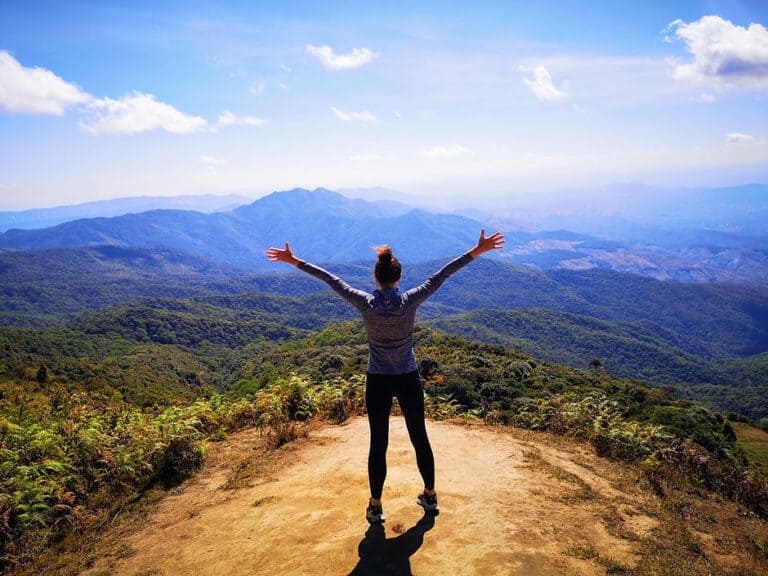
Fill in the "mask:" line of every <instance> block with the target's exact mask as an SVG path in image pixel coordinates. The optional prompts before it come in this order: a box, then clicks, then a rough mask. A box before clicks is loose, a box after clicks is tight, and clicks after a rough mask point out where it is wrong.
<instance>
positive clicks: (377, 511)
mask: <svg viewBox="0 0 768 576" xmlns="http://www.w3.org/2000/svg"><path fill="white" fill-rule="evenodd" d="M365 519H366V520H368V522H370V523H371V524H380V523H381V522H384V510H383V509H382V508H381V504H379V505H378V506H374V505H373V504H371V502H370V500H369V501H368V508H366V509H365Z"/></svg>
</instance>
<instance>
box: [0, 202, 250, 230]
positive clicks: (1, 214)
mask: <svg viewBox="0 0 768 576" xmlns="http://www.w3.org/2000/svg"><path fill="white" fill-rule="evenodd" d="M251 201H252V199H251V198H248V197H246V196H238V195H234V194H228V195H224V196H219V195H216V194H204V195H198V196H135V197H129V198H115V199H113V200H97V201H95V202H85V203H83V204H74V205H71V206H56V207H54V208H35V209H32V210H12V211H0V232H5V231H6V230H10V229H12V228H21V229H25V230H30V229H33V230H34V229H39V228H48V227H50V226H56V225H57V224H62V223H63V222H70V221H72V220H78V219H81V218H98V217H106V218H109V217H112V216H122V215H124V214H129V213H138V212H147V211H149V210H159V209H177V210H197V211H199V212H218V211H221V210H232V209H233V208H235V207H237V206H240V205H242V204H246V203H248V202H251Z"/></svg>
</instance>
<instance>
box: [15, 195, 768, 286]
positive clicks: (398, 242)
mask: <svg viewBox="0 0 768 576" xmlns="http://www.w3.org/2000/svg"><path fill="white" fill-rule="evenodd" d="M750 190H751V189H750ZM741 192H743V194H747V196H746V197H744V196H743V194H742V196H740V197H739V200H738V202H742V201H743V200H744V199H745V198H753V196H754V198H759V197H760V194H762V192H761V191H760V189H755V190H751V191H748V192H745V191H743V190H742V191H741ZM723 194H725V192H723ZM750 194H751V195H753V196H750ZM718 198H720V199H721V200H722V196H718ZM754 198H753V199H754ZM755 202H757V200H755ZM681 210H682V208H681ZM472 214H473V215H474V216H475V217H469V216H467V215H463V214H455V213H454V214H439V213H434V212H429V211H426V210H422V209H414V208H412V207H411V206H408V205H405V204H402V203H400V202H397V201H395V200H378V201H367V200H362V199H353V198H347V197H345V196H343V195H341V194H339V193H337V192H334V191H331V190H326V189H323V188H319V189H317V190H313V191H309V190H304V189H301V188H297V189H294V190H289V191H284V192H274V193H272V194H270V195H268V196H265V197H263V198H259V199H258V200H256V201H255V202H252V203H249V204H245V205H242V206H238V207H236V208H234V209H232V210H229V211H221V212H214V213H210V214H205V213H203V212H199V211H191V210H168V209H165V210H150V211H147V212H141V213H136V214H125V215H123V216H117V217H112V218H104V217H100V218H81V219H78V220H74V221H70V222H65V223H62V224H59V225H57V226H53V227H50V228H44V229H40V230H17V229H14V230H8V231H7V232H5V233H3V234H0V249H8V250H40V249H48V248H72V247H84V246H97V245H108V246H119V247H142V248H164V249H169V250H175V251H179V252H185V253H189V254H193V255H195V256H197V257H203V258H209V259H215V260H220V261H223V262H226V263H229V264H234V265H239V266H248V267H252V268H259V269H272V270H274V267H271V266H270V265H269V263H268V262H267V260H266V258H265V256H264V253H265V251H266V249H267V248H268V247H269V246H274V245H278V246H281V245H282V243H283V242H285V241H289V242H291V245H292V247H293V248H294V250H295V251H296V253H297V254H298V255H299V256H300V257H303V258H306V259H308V260H312V261H317V262H327V263H340V262H352V261H358V260H368V261H370V260H371V259H372V258H373V252H372V250H371V248H372V246H374V245H377V244H389V245H391V246H392V247H393V249H394V251H395V254H396V255H397V256H398V258H400V259H401V260H403V261H404V262H411V263H413V262H423V261H427V260H433V259H439V258H445V257H449V256H454V255H457V254H460V253H461V252H463V251H464V250H467V249H468V248H469V247H471V246H472V245H473V244H474V242H475V241H476V239H477V235H478V232H479V230H480V228H481V227H482V226H483V222H482V221H481V220H480V219H479V218H482V217H481V216H477V213H472ZM496 216H498V217H494V216H489V217H488V218H487V221H488V222H489V223H490V224H489V225H488V226H487V228H491V227H493V228H494V229H495V226H496V225H497V224H498V225H499V226H500V227H501V229H502V231H504V232H505V235H506V236H507V246H506V248H505V250H504V251H503V252H502V253H494V254H491V255H489V256H490V257H491V258H499V259H502V260H505V261H507V262H513V263H520V264H530V265H533V266H535V267H537V268H540V269H551V268H555V269H558V268H560V269H567V270H588V269H595V268H604V269H611V270H617V271H621V272H630V273H634V274H640V275H644V276H651V277H653V278H656V279H659V280H676V281H681V282H697V283H700V282H730V283H741V284H757V285H764V286H765V285H768V234H763V235H760V234H753V233H749V234H747V233H744V232H734V231H729V230H712V229H696V228H685V229H684V230H682V231H675V230H674V228H671V229H670V228H666V229H652V228H648V229H643V234H642V237H640V236H636V237H634V238H626V237H624V235H622V234H620V233H617V235H616V239H610V238H606V237H602V238H598V237H595V236H590V235H588V234H586V233H583V232H573V231H569V230H567V229H558V230H554V231H542V232H534V231H527V230H521V229H520V227H519V226H518V225H514V224H510V225H509V226H507V225H506V224H505V223H504V222H505V220H504V218H503V215H496ZM494 222H495V224H494ZM606 236H609V235H606ZM638 238H639V239H638Z"/></svg>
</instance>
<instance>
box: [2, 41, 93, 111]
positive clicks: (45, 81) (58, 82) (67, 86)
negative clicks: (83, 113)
mask: <svg viewBox="0 0 768 576" xmlns="http://www.w3.org/2000/svg"><path fill="white" fill-rule="evenodd" d="M91 98H92V97H91V96H90V95H89V94H86V93H85V92H83V91H82V90H80V88H78V87H77V86H76V85H75V84H72V83H70V82H66V81H64V80H62V79H61V78H59V77H58V76H56V74H54V73H53V72H51V71H50V70H46V69H45V68H39V67H34V68H25V67H24V66H22V65H21V64H20V63H19V61H18V60H16V59H15V58H14V57H13V56H11V55H10V54H9V53H8V52H6V51H0V108H5V109H6V110H8V111H9V112H18V113H21V114H53V115H55V116H61V115H62V114H64V109H65V108H66V107H67V106H71V105H73V104H82V103H84V102H88V101H89V100H91Z"/></svg>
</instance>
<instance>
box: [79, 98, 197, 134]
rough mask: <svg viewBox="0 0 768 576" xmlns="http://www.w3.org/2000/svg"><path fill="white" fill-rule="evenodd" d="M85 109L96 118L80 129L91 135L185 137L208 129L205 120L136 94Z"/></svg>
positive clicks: (102, 100)
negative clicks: (159, 133)
mask: <svg viewBox="0 0 768 576" xmlns="http://www.w3.org/2000/svg"><path fill="white" fill-rule="evenodd" d="M88 108H89V109H90V110H92V111H93V113H94V115H95V118H94V119H93V120H92V121H90V122H81V123H80V126H81V127H82V128H83V129H85V130H87V131H88V132H90V133H91V134H132V133H136V132H149V131H151V130H165V131H167V132H173V133H175V134H186V133H189V132H197V131H200V130H203V129H205V128H206V127H207V126H208V122H207V121H206V120H205V118H201V117H200V116H190V115H188V114H184V113H183V112H180V111H179V110H177V109H176V108H174V107H173V106H171V105H170V104H166V103H165V102H159V101H158V100H156V99H155V97H154V96H153V95H152V94H144V93H142V92H138V91H134V92H132V93H130V94H126V95H125V96H123V97H122V98H120V99H119V100H113V99H112V98H101V99H99V100H92V101H91V102H90V103H89V104H88Z"/></svg>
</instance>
